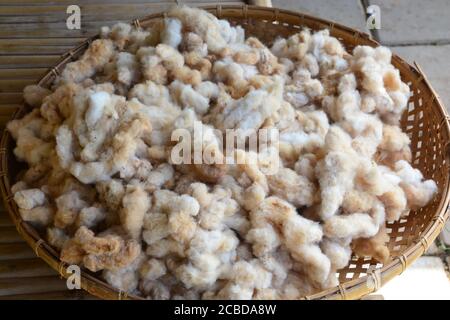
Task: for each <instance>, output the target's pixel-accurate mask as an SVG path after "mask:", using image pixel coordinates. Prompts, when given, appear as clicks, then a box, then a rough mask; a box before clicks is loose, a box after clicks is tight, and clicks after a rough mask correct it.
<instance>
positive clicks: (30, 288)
mask: <svg viewBox="0 0 450 320" xmlns="http://www.w3.org/2000/svg"><path fill="white" fill-rule="evenodd" d="M62 290H67V286H66V282H65V281H64V280H62V279H60V277H58V276H46V277H38V278H6V279H0V299H1V298H3V296H11V295H18V294H33V293H45V292H54V291H62Z"/></svg>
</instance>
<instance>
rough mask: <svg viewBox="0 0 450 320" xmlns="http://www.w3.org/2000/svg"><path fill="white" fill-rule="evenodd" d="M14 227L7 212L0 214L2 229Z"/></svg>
mask: <svg viewBox="0 0 450 320" xmlns="http://www.w3.org/2000/svg"><path fill="white" fill-rule="evenodd" d="M11 226H14V224H13V222H12V221H11V219H10V218H9V217H8V216H7V215H6V213H5V212H0V227H11Z"/></svg>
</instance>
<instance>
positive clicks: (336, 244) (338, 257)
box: [320, 238, 352, 270]
mask: <svg viewBox="0 0 450 320" xmlns="http://www.w3.org/2000/svg"><path fill="white" fill-rule="evenodd" d="M320 248H321V249H322V251H323V253H324V254H325V255H326V256H327V257H328V258H329V259H330V262H331V266H332V268H333V269H334V270H339V269H342V268H344V267H346V266H347V264H348V262H349V261H350V258H351V255H352V250H351V248H350V245H349V244H348V243H345V241H342V240H341V241H333V240H331V239H328V238H325V239H324V240H323V241H322V243H321V244H320Z"/></svg>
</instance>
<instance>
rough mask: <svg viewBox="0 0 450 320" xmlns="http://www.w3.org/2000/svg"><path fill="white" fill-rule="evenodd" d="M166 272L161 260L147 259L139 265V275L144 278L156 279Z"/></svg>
mask: <svg viewBox="0 0 450 320" xmlns="http://www.w3.org/2000/svg"><path fill="white" fill-rule="evenodd" d="M166 272H167V268H166V266H165V264H164V262H162V261H161V260H158V259H149V260H147V261H145V262H144V263H143V264H142V265H141V266H140V270H139V273H140V276H141V278H142V279H145V280H156V279H158V278H160V277H162V276H163V275H165V274H166Z"/></svg>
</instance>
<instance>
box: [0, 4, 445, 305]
mask: <svg viewBox="0 0 450 320" xmlns="http://www.w3.org/2000/svg"><path fill="white" fill-rule="evenodd" d="M203 9H206V10H208V11H209V12H211V13H212V14H214V15H216V16H217V17H218V18H221V19H227V20H228V21H229V22H230V23H231V24H233V25H236V24H238V25H241V26H242V27H243V28H244V29H245V31H246V35H247V36H255V37H257V38H259V39H260V40H261V41H262V42H264V43H265V44H266V45H271V44H272V42H273V41H274V40H275V39H276V37H278V36H281V37H288V36H290V35H292V34H295V33H297V32H299V31H300V29H301V28H303V27H308V28H310V29H312V30H321V29H329V30H330V33H331V35H332V36H334V37H336V38H338V39H339V40H340V41H341V42H342V43H343V44H344V46H345V47H346V49H347V50H348V51H351V50H352V49H353V48H354V47H355V46H357V45H368V46H371V47H375V46H378V45H379V44H378V43H377V42H376V41H373V40H371V39H370V38H369V36H368V35H367V34H365V33H361V32H359V31H357V30H354V29H351V28H348V27H345V26H342V25H339V24H337V23H333V22H330V21H327V20H322V19H318V18H315V17H312V16H308V15H305V14H301V13H297V12H292V11H287V10H281V9H276V8H265V7H254V6H214V7H204V8H203ZM163 18H164V14H163V13H160V14H153V15H150V16H147V17H145V18H143V19H140V20H134V21H133V22H132V24H133V25H134V27H135V28H141V27H142V28H147V27H151V26H152V25H153V24H155V23H157V22H158V21H160V20H161V19H163ZM93 39H95V37H94V38H91V39H88V40H86V41H85V42H84V43H82V44H81V45H79V46H78V47H76V48H74V49H73V50H71V51H69V52H68V53H66V54H64V55H63V57H62V60H61V61H60V62H59V63H58V64H57V65H56V66H55V67H54V68H52V69H51V70H50V71H49V72H48V73H47V74H46V75H45V76H44V77H43V78H42V79H41V80H40V82H39V84H40V85H42V86H47V87H48V86H49V85H50V84H51V83H52V81H53V80H54V78H55V76H57V75H58V74H59V72H60V71H61V70H62V69H63V68H64V66H65V65H66V64H67V63H68V62H70V61H72V60H74V59H76V58H78V57H79V56H80V55H81V54H82V53H83V52H84V50H85V49H86V48H87V47H88V45H89V43H90V42H91V41H92V40H93ZM392 64H393V65H394V66H395V67H396V68H397V69H399V70H400V74H401V77H402V80H403V81H404V82H406V83H407V84H408V85H409V86H410V89H411V92H412V96H411V98H410V100H409V103H408V108H407V110H406V111H405V113H404V114H403V117H402V120H401V127H402V129H403V130H404V131H405V132H406V133H407V134H408V135H409V137H410V138H411V150H412V154H413V160H412V164H413V166H414V167H416V168H418V169H420V170H421V172H422V173H423V174H424V176H425V177H426V178H430V179H433V180H434V181H436V183H437V185H438V188H439V192H438V194H437V195H436V196H435V198H434V199H433V201H432V202H431V203H429V204H428V205H427V206H425V207H423V208H421V209H419V210H416V211H411V212H410V213H409V214H408V216H406V217H404V218H402V219H401V220H399V221H397V222H395V223H389V224H388V225H387V228H388V233H389V236H390V240H389V243H388V247H389V250H390V251H391V258H390V260H389V262H388V263H387V264H385V265H381V264H379V263H377V262H376V261H374V260H371V259H365V258H357V257H353V258H352V259H351V261H350V263H349V265H348V266H347V267H346V268H344V269H342V270H340V271H339V280H340V285H338V286H337V287H333V288H330V289H327V290H324V291H321V292H319V293H317V294H314V295H311V296H307V297H304V299H359V298H361V297H362V296H364V295H366V294H369V293H372V292H374V291H376V290H377V289H378V288H380V287H381V286H382V285H383V284H385V283H386V282H387V281H389V280H391V279H392V278H394V277H395V276H397V275H399V274H401V273H402V272H403V271H404V270H405V269H406V268H407V267H408V266H409V265H410V264H411V263H412V262H414V261H415V260H416V259H417V258H419V257H420V256H421V255H422V254H423V253H424V252H425V251H426V250H427V248H428V247H429V246H430V245H431V244H432V243H433V241H434V239H435V238H436V237H437V236H438V234H439V233H440V231H441V230H442V228H443V226H444V224H445V221H446V219H447V218H448V204H449V198H450V194H449V161H450V159H449V150H448V146H449V141H450V127H449V116H448V115H447V112H446V110H445V108H444V106H443V105H442V103H441V101H440V100H439V97H438V96H437V94H436V93H435V91H434V90H433V89H432V87H431V86H430V84H429V82H428V81H427V79H426V77H425V76H424V74H423V73H422V71H421V69H420V67H419V66H418V65H416V66H415V67H413V66H411V65H409V64H407V63H406V62H405V61H404V60H402V59H401V58H400V57H398V56H396V55H395V54H393V56H392ZM26 113H27V108H26V106H23V107H22V108H20V109H19V110H18V111H17V112H16V113H15V114H14V115H13V119H17V118H21V117H22V116H23V115H24V114H26ZM13 148H14V141H13V139H12V137H11V135H10V134H9V133H8V132H7V131H6V130H5V131H4V133H3V136H2V139H1V146H0V185H1V192H2V196H3V200H4V204H5V207H6V209H7V211H8V213H9V215H10V216H11V218H12V219H13V221H14V223H15V225H16V227H17V230H18V231H19V233H20V234H21V235H22V237H23V238H24V239H25V240H26V241H27V242H28V244H29V245H30V246H31V247H32V248H33V250H34V251H35V253H36V255H37V256H39V257H40V258H42V259H43V260H45V261H46V262H47V263H48V264H49V265H50V266H51V267H52V268H54V269H55V270H57V271H58V272H59V273H60V274H61V276H62V277H65V278H67V277H68V276H70V275H71V273H68V272H67V270H66V268H67V267H68V265H67V264H66V263H64V262H61V261H60V260H59V253H58V252H57V251H55V250H54V249H53V248H52V247H51V246H50V245H49V244H48V243H47V242H46V240H44V239H43V238H41V235H40V234H39V232H38V231H37V230H35V229H34V228H33V227H32V226H31V225H30V224H28V223H26V222H24V221H23V220H22V218H21V217H20V214H19V212H18V208H17V206H16V204H15V202H14V200H13V194H12V193H11V185H12V183H13V181H14V179H15V177H16V175H17V173H18V171H19V169H20V168H21V167H22V168H23V165H22V166H21V165H20V164H19V163H18V162H17V161H16V160H15V158H14V155H13V152H12V150H13ZM81 286H82V288H83V289H85V290H87V291H88V292H90V293H91V294H93V295H95V296H97V297H100V298H104V299H142V298H141V297H137V296H133V295H129V294H127V293H125V292H123V291H120V290H117V289H115V288H113V287H111V286H110V285H108V284H107V283H105V282H104V281H102V280H101V279H100V278H99V277H98V275H96V274H94V273H91V272H89V271H88V270H84V269H82V271H81Z"/></svg>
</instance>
